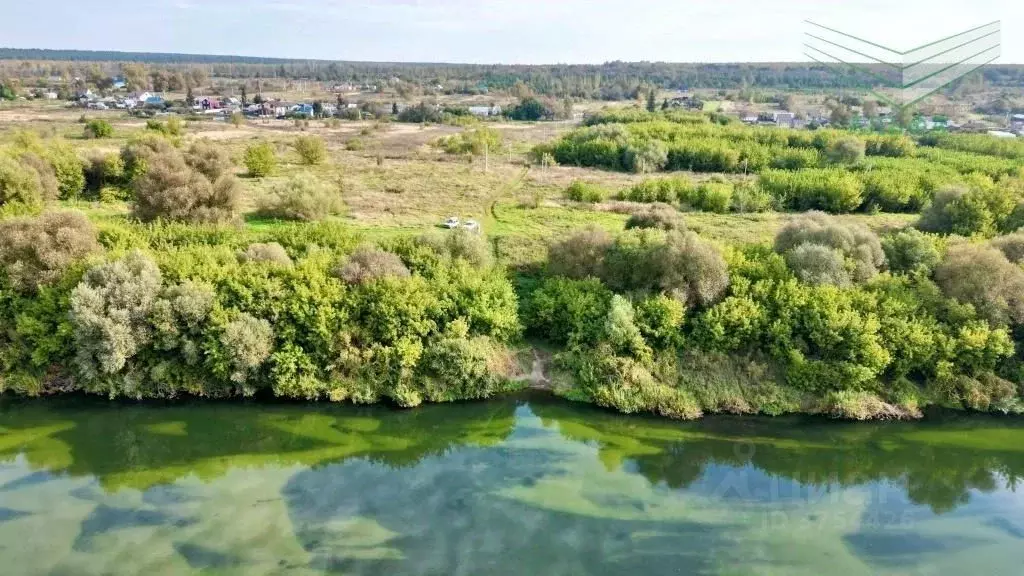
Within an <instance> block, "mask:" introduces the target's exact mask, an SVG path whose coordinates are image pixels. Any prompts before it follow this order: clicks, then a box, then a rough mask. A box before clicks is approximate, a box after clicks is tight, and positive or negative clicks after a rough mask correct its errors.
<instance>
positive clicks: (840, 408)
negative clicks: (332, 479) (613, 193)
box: [524, 213, 1024, 418]
mask: <svg viewBox="0 0 1024 576" xmlns="http://www.w3.org/2000/svg"><path fill="white" fill-rule="evenodd" d="M672 237H673V236H672V235H671V234H670V235H668V236H666V235H664V234H662V233H658V234H654V235H652V233H651V232H644V233H637V232H633V231H630V232H627V233H626V234H624V235H621V236H619V237H617V238H612V237H610V236H608V235H607V234H606V233H603V232H600V231H597V230H589V231H586V232H582V233H580V234H578V235H576V236H573V237H571V238H569V239H567V240H565V241H563V242H560V243H558V244H556V245H554V246H552V248H551V254H550V262H549V266H548V270H547V273H546V275H545V276H543V277H542V278H541V279H540V280H539V282H538V283H536V284H535V285H533V286H532V289H531V290H530V291H528V292H527V293H526V294H524V298H525V302H526V303H525V306H524V324H525V326H526V327H527V330H528V331H530V332H531V333H533V334H534V335H536V336H537V337H540V338H545V339H547V340H549V341H551V342H553V343H555V344H559V345H562V346H564V347H565V352H563V353H561V354H560V355H559V356H558V362H559V365H560V366H561V367H562V369H563V370H565V371H566V373H567V375H568V376H569V378H570V381H571V383H570V384H568V385H566V386H564V387H563V388H562V389H561V393H563V394H565V395H567V396H569V397H571V398H575V399H580V400H585V401H590V402H594V403H597V404H600V405H603V406H608V407H612V408H615V409H618V410H622V411H625V412H638V411H646V412H654V413H658V414H662V415H667V416H672V417H680V418H692V417H696V416H699V415H700V414H701V413H702V412H705V411H716V412H717V411H730V412H740V413H748V412H764V413H768V414H778V413H782V412H789V411H806V410H808V409H810V410H812V411H813V410H820V411H821V412H823V413H828V414H832V415H840V416H846V417H855V418H866V417H893V416H897V417H899V416H913V415H918V414H919V413H920V409H921V408H922V407H924V406H926V405H929V404H942V405H947V406H955V407H961V408H967V409H973V410H982V411H986V410H994V411H1003V412H1021V411H1024V398H1022V395H1024V370H1022V368H1021V366H1022V361H1021V356H1020V354H1019V351H1018V350H1019V348H1020V346H1021V345H1022V344H1024V342H1021V337H1020V334H1021V328H1022V327H1024V268H1022V264H1024V235H1022V234H1014V235H1009V236H1004V237H1000V238H998V239H996V240H995V241H993V242H992V243H991V244H955V245H952V246H949V247H947V245H946V244H947V243H946V242H945V241H944V240H943V239H941V238H939V237H935V236H931V235H928V234H924V233H921V232H919V231H917V230H914V229H907V230H904V231H898V232H894V233H891V234H889V235H887V236H886V237H885V238H882V239H880V238H878V237H877V236H876V235H875V234H874V233H872V232H870V231H869V230H867V229H865V228H863V227H859V226H849V225H843V224H841V223H839V222H838V221H836V220H833V219H832V218H831V217H829V216H827V215H825V214H820V213H819V214H809V215H806V216H803V217H801V218H798V219H795V220H794V221H792V222H791V223H790V224H788V225H787V226H785V227H784V228H783V229H782V230H781V231H780V232H779V234H778V237H777V238H776V240H775V244H774V246H773V247H770V248H769V247H764V246H756V245H755V246H749V247H744V248H742V249H729V250H726V251H725V252H723V253H721V254H720V255H719V256H718V257H717V258H722V257H723V256H724V258H725V261H727V262H728V273H727V274H726V273H725V270H726V269H725V268H724V267H719V265H717V264H712V263H713V262H715V261H716V258H714V257H712V256H710V254H712V253H713V254H719V252H718V250H717V249H715V248H713V247H711V246H710V245H706V244H704V245H701V244H700V243H699V241H696V240H695V243H692V244H688V245H687V244H686V243H685V242H680V241H679V240H671V238H672ZM680 237H683V236H676V238H680ZM666 238H669V240H667V241H666ZM670 245H671V246H675V248H672V249H668V250H667V249H666V248H665V247H666V246H670ZM682 246H691V248H682ZM694 250H696V252H694ZM675 253H677V254H680V255H681V256H678V257H675V258H678V259H673V258H674V257H672V256H669V254H675ZM697 254H703V256H697ZM625 262H628V264H624V263H625ZM669 262H671V263H670V264H668V263H669ZM666 269H672V270H680V271H681V272H680V273H679V276H680V277H684V278H686V279H687V283H686V285H696V286H703V287H706V288H708V289H707V290H705V291H698V292H697V294H703V297H695V296H691V294H692V292H688V291H685V290H682V291H681V290H679V289H678V285H677V284H674V283H673V282H672V281H671V280H670V279H672V278H674V277H675V276H674V275H671V274H669V275H666V272H665V270H666ZM723 274H725V275H724V276H723ZM667 279H669V280H667ZM1014 334H1017V341H1016V342H1015V341H1014ZM694 358H697V359H709V358H718V360H717V361H716V362H715V363H716V365H719V366H730V367H731V368H730V369H729V370H728V371H726V372H727V374H725V375H723V374H718V373H717V372H716V374H717V376H711V375H708V374H703V373H702V374H695V373H694V372H693V371H692V370H693V369H692V367H691V366H690V365H691V364H695V365H705V364H707V363H708V362H703V361H695V360H694ZM840 400H841V401H840Z"/></svg>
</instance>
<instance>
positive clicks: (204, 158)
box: [185, 140, 234, 182]
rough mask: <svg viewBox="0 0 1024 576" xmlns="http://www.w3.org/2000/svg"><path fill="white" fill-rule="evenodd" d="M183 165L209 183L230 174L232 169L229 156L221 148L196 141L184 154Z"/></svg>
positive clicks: (232, 165)
mask: <svg viewBox="0 0 1024 576" xmlns="http://www.w3.org/2000/svg"><path fill="white" fill-rule="evenodd" d="M185 163H186V164H188V165H189V166H190V167H192V169H194V170H196V171H198V172H199V173H200V174H202V175H203V176H206V178H207V179H208V180H209V181H210V182H216V181H217V179H218V178H220V177H221V176H224V175H227V174H230V172H231V170H232V169H233V168H234V163H233V162H231V156H229V155H228V153H227V152H226V151H225V150H224V148H223V147H220V146H216V145H214V144H213V143H212V142H210V141H208V140H197V141H196V142H194V143H193V144H192V146H191V147H190V148H189V149H188V151H187V152H185Z"/></svg>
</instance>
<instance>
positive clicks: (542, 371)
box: [523, 349, 552, 390]
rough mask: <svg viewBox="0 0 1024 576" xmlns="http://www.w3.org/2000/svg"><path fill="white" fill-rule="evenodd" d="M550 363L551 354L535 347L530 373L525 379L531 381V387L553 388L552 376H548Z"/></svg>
mask: <svg viewBox="0 0 1024 576" xmlns="http://www.w3.org/2000/svg"><path fill="white" fill-rule="evenodd" d="M550 364H551V354H549V353H546V352H541V351H540V350H537V349H534V350H533V363H532V364H531V368H530V374H529V375H528V376H526V377H525V378H523V380H525V381H527V382H529V383H530V388H532V389H534V390H551V387H552V384H551V378H550V377H549V376H548V373H549V371H548V367H549V366H550Z"/></svg>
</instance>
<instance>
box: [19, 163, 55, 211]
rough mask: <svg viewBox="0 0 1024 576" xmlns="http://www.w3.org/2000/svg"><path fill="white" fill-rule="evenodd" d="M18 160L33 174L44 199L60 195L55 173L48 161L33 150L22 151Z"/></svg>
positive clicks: (53, 198)
mask: <svg viewBox="0 0 1024 576" xmlns="http://www.w3.org/2000/svg"><path fill="white" fill-rule="evenodd" d="M18 162H20V163H21V165H22V166H24V167H25V168H27V169H29V170H31V171H32V173H33V174H34V175H35V177H36V179H37V181H38V182H39V188H40V190H41V191H42V195H43V199H44V200H56V199H57V197H58V196H59V195H60V190H59V183H58V182H57V173H56V171H54V169H53V166H51V165H50V163H49V162H47V161H46V160H45V159H44V158H43V157H42V156H40V155H38V154H36V153H35V152H22V153H21V155H20V156H18Z"/></svg>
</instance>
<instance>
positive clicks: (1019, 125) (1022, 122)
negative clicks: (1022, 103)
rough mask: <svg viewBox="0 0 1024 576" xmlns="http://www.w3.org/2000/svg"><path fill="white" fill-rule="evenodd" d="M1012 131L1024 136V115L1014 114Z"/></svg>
mask: <svg viewBox="0 0 1024 576" xmlns="http://www.w3.org/2000/svg"><path fill="white" fill-rule="evenodd" d="M1010 131H1011V132H1016V133H1018V134H1024V114H1014V115H1013V116H1011V117H1010Z"/></svg>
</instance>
